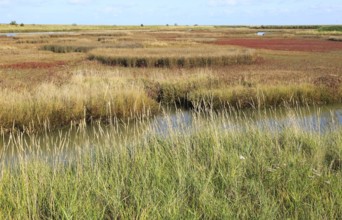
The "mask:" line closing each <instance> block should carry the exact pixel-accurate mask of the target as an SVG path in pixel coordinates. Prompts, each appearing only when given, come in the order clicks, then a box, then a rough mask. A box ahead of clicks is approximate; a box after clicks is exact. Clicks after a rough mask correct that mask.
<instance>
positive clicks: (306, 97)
mask: <svg viewBox="0 0 342 220" xmlns="http://www.w3.org/2000/svg"><path fill="white" fill-rule="evenodd" d="M188 99H189V100H190V101H191V102H192V103H193V105H194V106H203V105H209V106H208V107H210V108H212V109H222V108H228V107H234V108H237V109H244V108H266V107H276V106H289V105H290V106H297V105H322V104H332V103H339V102H341V96H340V94H339V93H332V92H330V91H329V90H328V89H326V88H324V87H319V86H315V85H311V84H300V85H294V86H290V85H278V86H266V85H264V86H258V87H249V86H247V87H246V86H231V87H227V88H222V87H221V88H214V89H200V90H195V91H192V92H191V93H189V95H188Z"/></svg>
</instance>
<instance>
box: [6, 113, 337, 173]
mask: <svg viewBox="0 0 342 220" xmlns="http://www.w3.org/2000/svg"><path fill="white" fill-rule="evenodd" d="M210 126H211V127H213V126H214V127H215V129H219V130H222V131H225V132H232V131H234V132H236V131H238V132H245V131H247V130H248V129H251V128H252V129H259V130H265V131H267V132H271V133H272V132H280V131H281V130H283V129H298V130H300V131H301V132H311V133H315V134H317V135H324V134H325V133H327V132H331V131H334V130H337V129H340V128H342V106H324V107H310V108H309V107H304V108H295V109H290V108H289V109H285V108H282V109H267V110H248V111H228V112H218V113H217V112H216V113H212V114H211V113H208V112H206V113H194V112H191V111H183V110H166V111H164V113H162V114H160V115H157V116H155V117H153V118H150V119H141V120H132V121H126V122H115V121H114V122H113V123H112V124H111V125H108V124H107V125H104V124H101V123H94V124H93V125H87V126H71V127H68V128H63V129H60V130H58V131H51V132H48V131H46V132H44V133H41V134H15V135H2V137H0V167H1V166H2V165H5V164H6V165H10V166H13V164H16V163H17V161H19V159H20V161H23V158H24V159H25V160H30V159H36V158H41V159H43V160H44V161H50V162H51V163H52V164H53V163H55V162H56V161H67V160H68V158H69V159H70V158H71V157H73V156H75V155H79V154H81V153H82V152H83V151H88V152H89V149H90V150H91V149H95V148H96V147H97V146H102V145H106V146H117V145H118V143H120V144H123V145H124V146H126V145H127V146H129V145H130V143H132V142H134V140H138V141H139V140H144V139H146V138H148V137H151V136H160V137H168V136H171V135H186V134H191V133H195V132H198V131H201V130H203V129H206V128H208V127H210ZM138 141H136V143H137V142H138ZM56 158H58V160H56Z"/></svg>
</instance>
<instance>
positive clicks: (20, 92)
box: [0, 25, 342, 129]
mask: <svg viewBox="0 0 342 220" xmlns="http://www.w3.org/2000/svg"><path fill="white" fill-rule="evenodd" d="M265 28H266V27H265ZM267 28H273V27H271V26H269V27H267ZM8 29H11V30H13V32H18V31H24V32H25V31H39V30H42V31H70V32H69V33H67V32H66V33H62V34H49V33H47V34H34V35H32V34H29V33H27V34H25V33H23V34H18V35H15V36H10V37H6V36H2V37H0V41H1V45H0V76H1V80H0V84H1V87H2V89H1V94H2V95H1V97H2V101H1V103H2V106H3V108H2V110H0V111H1V112H0V119H1V122H0V126H1V127H3V128H6V129H10V128H13V122H14V121H15V126H14V128H20V129H22V128H24V127H27V126H31V124H35V126H37V127H39V125H38V124H39V123H43V121H44V120H45V119H48V118H49V120H50V123H53V124H54V126H53V127H58V126H61V125H66V124H68V123H70V122H71V121H74V120H76V121H77V120H81V119H82V118H83V117H85V116H86V117H87V118H88V119H92V120H95V119H101V118H106V117H108V114H109V112H110V114H112V115H115V116H119V117H122V118H126V117H138V116H139V114H145V111H148V109H150V108H151V112H158V110H157V109H156V106H157V105H158V104H159V105H162V106H166V105H173V104H176V105H177V106H182V107H186V108H193V107H194V106H196V105H198V104H199V103H200V102H205V101H206V100H207V99H210V100H212V101H215V103H214V104H213V106H215V109H219V108H220V107H222V108H224V107H225V106H227V105H231V106H233V107H234V108H235V107H236V108H253V107H255V105H258V106H264V107H267V106H281V105H284V104H285V103H287V104H290V105H292V104H294V103H301V104H303V105H304V104H305V103H306V104H310V105H311V104H326V103H340V102H341V100H342V98H341V96H340V94H342V89H341V87H340V82H341V76H342V74H341V73H342V66H341V65H342V64H341V62H340V55H341V51H342V44H341V43H340V42H339V41H331V39H332V37H331V36H326V35H324V34H323V35H322V34H320V33H321V32H319V31H317V30H312V29H311V30H308V29H306V28H285V29H281V28H277V29H274V30H272V31H270V30H269V29H268V30H267V31H266V35H265V36H262V37H260V36H257V35H256V29H254V28H253V27H211V26H193V27H186V26H169V27H167V26H153V27H140V26H135V27H119V26H78V25H49V26H46V25H24V26H23V27H21V26H15V25H1V26H0V30H2V31H8ZM74 31H75V32H74ZM333 38H334V39H339V36H338V35H337V36H333ZM252 48H254V49H252ZM259 49H263V50H259ZM265 49H266V50H265ZM328 63H329V65H327V64H328ZM122 67H126V68H127V69H122ZM156 67H157V68H158V69H159V70H155V68H156ZM81 76H82V77H81ZM81 79H82V80H81ZM78 80H81V81H78ZM106 81H108V82H112V83H108V85H107V87H106V86H105V87H103V86H100V87H99V88H98V89H99V90H98V93H97V94H96V97H97V98H96V99H95V100H94V99H93V98H94V97H93V98H91V96H89V95H88V96H87V95H86V96H84V97H82V98H80V97H78V96H76V94H77V93H75V94H74V95H72V94H73V93H72V92H71V91H72V90H73V89H75V88H78V89H77V90H82V91H83V94H87V93H89V94H91V91H92V88H97V87H98V86H99V83H100V82H103V83H104V82H106ZM116 81H118V82H120V85H121V87H120V88H130V92H129V94H128V93H127V94H121V93H117V87H116V86H115V84H116V83H115V82H116ZM81 82H87V83H85V84H82V83H81ZM100 84H101V83H100ZM290 85H291V86H290ZM42 88H44V89H45V90H44V91H49V96H50V98H48V99H46V98H45V97H47V96H46V95H45V96H41V94H40V91H42ZM47 88H50V89H47ZM280 88H281V89H280ZM102 89H103V90H102ZM61 91H64V92H62V93H61ZM67 91H69V92H67ZM100 91H102V92H103V94H102V93H101V92H100ZM138 93H141V94H142V96H137V95H136V94H138ZM234 94H235V95H234ZM252 94H253V95H252ZM255 94H259V95H257V96H255ZM102 96H103V97H102ZM120 96H123V97H124V96H125V97H126V96H127V97H128V96H130V98H131V99H132V100H131V101H130V103H124V102H122V101H119V102H117V101H118V100H117V98H118V97H120ZM259 96H264V98H262V99H261V98H260V97H259ZM28 97H30V98H28ZM99 97H101V98H99ZM113 97H117V98H115V99H113ZM127 97H126V98H125V99H127ZM107 99H108V100H112V102H117V104H116V106H115V107H114V106H112V107H111V109H108V106H106V105H105V104H104V103H106V100H107ZM140 99H141V100H140ZM8 100H22V101H20V102H12V101H11V102H9V101H8ZM108 100H107V101H108ZM142 100H144V101H142ZM140 101H141V104H137V103H139V102H140ZM133 103H136V104H134V105H133ZM130 105H133V106H130ZM135 105H137V106H135ZM138 105H139V106H140V107H138ZM37 106H40V107H39V108H40V109H41V111H38V110H37ZM76 106H77V107H76ZM75 109H78V110H77V111H75ZM19 115H21V117H19Z"/></svg>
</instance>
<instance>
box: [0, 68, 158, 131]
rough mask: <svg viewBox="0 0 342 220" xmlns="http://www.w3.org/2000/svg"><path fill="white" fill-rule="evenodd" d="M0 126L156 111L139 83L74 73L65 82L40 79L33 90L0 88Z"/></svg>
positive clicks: (53, 123) (22, 126)
mask: <svg viewBox="0 0 342 220" xmlns="http://www.w3.org/2000/svg"><path fill="white" fill-rule="evenodd" d="M0 94H1V99H0V103H1V104H0V105H1V106H2V107H1V110H0V127H1V128H3V129H5V130H26V129H28V130H30V131H35V130H41V129H42V128H44V126H45V125H46V124H49V126H51V128H56V127H60V126H63V125H68V124H70V122H76V123H79V122H80V121H91V120H94V119H100V120H107V119H110V118H112V117H118V118H121V119H126V118H135V117H143V116H147V115H150V114H153V113H155V112H156V111H157V109H158V105H157V102H156V101H155V100H152V99H151V98H150V97H148V96H147V94H146V93H145V91H144V90H143V87H142V86H139V85H138V84H135V83H134V82H129V81H128V80H125V79H122V78H116V77H107V78H103V77H101V76H100V75H91V74H90V75H88V76H85V75H83V74H75V75H74V76H73V77H72V78H71V79H70V81H69V82H68V84H65V85H62V86H57V85H55V84H53V83H43V84H41V85H40V86H38V87H37V88H36V89H34V90H32V91H27V90H26V91H20V92H16V91H11V90H7V89H2V90H0Z"/></svg>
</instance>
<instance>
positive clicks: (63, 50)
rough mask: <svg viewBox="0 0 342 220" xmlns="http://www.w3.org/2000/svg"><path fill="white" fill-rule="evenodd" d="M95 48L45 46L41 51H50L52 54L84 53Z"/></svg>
mask: <svg viewBox="0 0 342 220" xmlns="http://www.w3.org/2000/svg"><path fill="white" fill-rule="evenodd" d="M94 48H95V47H92V46H72V45H45V46H42V47H41V49H42V50H48V51H52V52H54V53H85V52H88V51H90V50H92V49H94Z"/></svg>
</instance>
